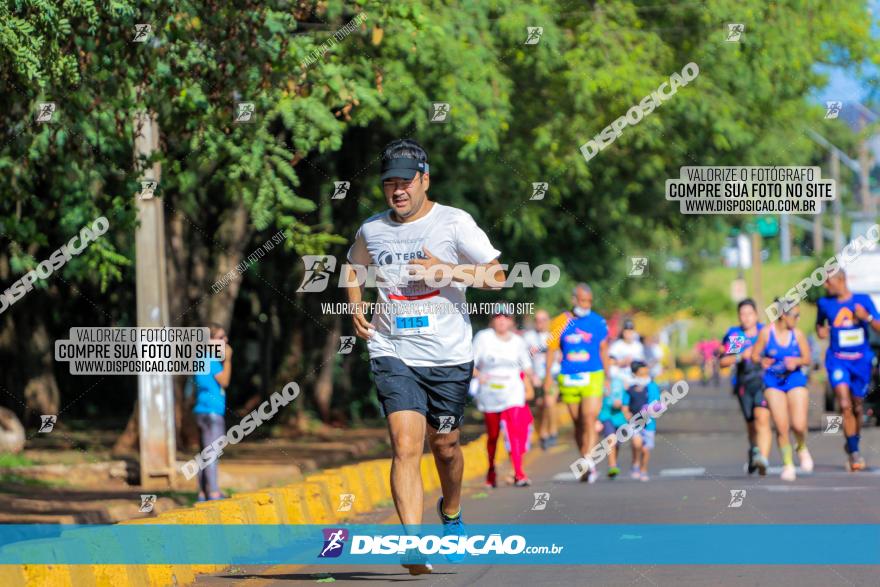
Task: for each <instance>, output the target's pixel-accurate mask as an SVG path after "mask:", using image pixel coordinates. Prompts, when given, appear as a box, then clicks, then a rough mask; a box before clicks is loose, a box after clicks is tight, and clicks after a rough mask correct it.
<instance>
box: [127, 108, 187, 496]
mask: <svg viewBox="0 0 880 587" xmlns="http://www.w3.org/2000/svg"><path fill="white" fill-rule="evenodd" d="M134 136H135V139H134V157H135V166H136V168H137V169H138V170H140V171H141V172H142V175H141V182H142V183H141V185H142V188H143V189H142V190H141V191H140V192H139V193H138V195H137V198H136V200H135V205H136V207H137V213H138V226H137V228H136V229H135V275H136V297H137V325H138V327H142V328H143V327H153V328H155V327H166V326H168V322H169V317H168V289H167V283H166V281H165V279H166V276H167V272H166V270H165V221H164V210H163V207H162V201H161V200H160V199H158V198H155V197H153V192H152V190H153V188H154V187H156V186H158V182H159V178H160V176H161V168H160V165H159V164H158V163H154V164H153V165H151V166H146V167H145V166H144V163H143V158H149V157H150V155H151V154H152V153H153V152H154V151H156V150H157V149H158V148H159V124H158V122H157V121H156V115H155V114H151V113H148V112H146V111H142V112H139V113H137V115H136V116H135V120H134ZM147 181H150V182H155V183H154V184H153V185H152V186H151V185H146V186H145V185H144V182H147ZM138 440H139V445H140V482H141V486H142V487H144V488H148V487H171V486H173V484H174V474H175V460H176V452H177V450H176V446H175V434H174V392H173V387H172V381H171V375H170V374H167V373H139V374H138Z"/></svg>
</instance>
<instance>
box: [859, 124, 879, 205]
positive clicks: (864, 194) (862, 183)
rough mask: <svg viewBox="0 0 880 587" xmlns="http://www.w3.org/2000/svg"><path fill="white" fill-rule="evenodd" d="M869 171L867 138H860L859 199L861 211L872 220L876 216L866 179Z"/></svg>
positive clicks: (869, 158) (869, 154) (869, 155)
mask: <svg viewBox="0 0 880 587" xmlns="http://www.w3.org/2000/svg"><path fill="white" fill-rule="evenodd" d="M870 171H871V153H870V151H869V150H868V138H867V137H862V139H861V140H860V141H859V197H861V199H862V211H864V213H865V216H866V217H867V218H873V217H874V216H875V214H876V206H875V205H874V200H873V199H872V198H871V190H870V189H869V183H868V178H869V174H870Z"/></svg>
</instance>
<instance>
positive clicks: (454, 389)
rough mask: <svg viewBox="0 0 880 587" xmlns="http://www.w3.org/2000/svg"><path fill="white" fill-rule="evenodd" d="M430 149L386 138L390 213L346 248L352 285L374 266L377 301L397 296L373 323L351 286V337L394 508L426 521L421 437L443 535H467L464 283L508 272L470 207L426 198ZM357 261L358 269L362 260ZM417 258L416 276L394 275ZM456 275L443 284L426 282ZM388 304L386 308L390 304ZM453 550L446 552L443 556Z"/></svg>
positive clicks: (422, 567)
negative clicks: (360, 343) (376, 412)
mask: <svg viewBox="0 0 880 587" xmlns="http://www.w3.org/2000/svg"><path fill="white" fill-rule="evenodd" d="M427 160H428V156H427V153H426V152H425V150H424V149H423V148H422V147H421V146H420V145H419V144H418V143H416V142H415V141H413V140H410V139H401V140H397V141H394V142H392V143H390V144H389V145H388V146H387V147H386V148H385V151H384V153H383V155H382V177H381V179H382V189H383V190H384V193H385V201H386V203H387V204H388V207H389V208H390V210H389V211H387V212H383V213H380V214H377V215H375V216H372V217H371V218H368V219H367V220H366V221H365V222H364V223H363V225H362V226H361V227H360V229H359V230H358V232H357V236H356V237H355V241H354V244H353V245H352V246H351V249H349V252H348V261H349V263H350V264H351V265H352V266H354V267H348V268H347V271H348V280H349V283H354V282H356V274H357V273H356V270H357V269H358V268H363V267H364V266H367V265H376V266H378V268H379V270H380V274H381V276H382V280H381V281H379V282H377V286H378V300H377V301H378V302H380V303H383V304H393V312H386V311H382V308H381V307H380V309H379V310H380V311H378V312H377V313H375V314H374V315H373V320H372V323H371V322H370V321H369V320H368V319H367V317H366V316H365V315H364V307H363V305H362V296H363V290H362V288H361V287H349V288H348V299H349V302H352V303H353V304H356V305H357V306H358V308H359V311H357V312H356V313H355V314H354V315H353V316H352V318H353V322H354V328H355V332H356V334H357V336H359V337H360V338H363V339H365V340H367V348H368V350H369V352H370V366H371V369H372V372H373V376H374V379H375V383H376V388H377V390H378V394H379V400H380V401H381V402H382V407H383V410H384V412H385V415H386V417H387V418H388V430H389V433H390V436H391V446H392V452H393V459H392V467H391V492H392V496H393V498H394V505H395V507H396V508H397V515H398V516H399V517H400V521H401V522H402V523H403V524H404V526H406V527H415V526H418V525H419V524H421V522H422V509H423V499H424V495H423V488H422V479H421V466H420V465H421V456H422V450H423V449H422V447H423V446H424V441H425V432H426V423H427V424H428V425H429V427H428V428H427V432H428V442H429V444H430V446H431V451H432V452H433V454H434V462H435V464H436V466H437V473H438V474H439V476H440V484H441V488H442V491H443V497H441V498H440V500H439V501H438V503H437V510H438V514H439V515H440V519H441V521H442V523H443V525H444V534H447V535H448V534H464V525H463V523H462V518H461V480H462V472H463V467H464V457H463V455H462V452H461V446H460V444H459V427H460V426H461V423H462V419H463V416H464V406H465V403H466V402H467V398H468V386H469V383H470V379H471V375H472V372H473V351H472V348H471V338H472V336H473V332H472V330H471V323H470V317H469V316H468V314H467V313H466V312H462V311H460V310H461V308H462V306H461V304H463V303H465V301H466V299H465V290H466V289H467V287H466V285H464V283H465V281H466V280H468V279H470V280H473V279H474V277H475V273H476V274H477V276H479V275H480V274H481V273H484V274H485V276H486V277H485V283H488V284H489V285H490V286H494V287H485V289H499V288H500V287H501V285H502V284H503V283H504V281H505V279H506V277H505V275H504V271H503V270H502V268H501V266H500V265H499V264H498V260H497V258H498V256H499V255H500V254H501V253H500V251H498V250H497V249H495V248H494V247H493V246H492V243H490V242H489V238H488V237H487V236H486V233H485V232H483V230H482V229H480V228H479V227H478V226H477V223H476V222H475V221H474V219H473V218H472V217H471V215H470V214H468V213H467V212H465V211H463V210H459V209H457V208H452V207H450V206H444V205H442V204H438V203H436V202H433V201H431V200H429V199H428V194H427V192H428V188H429V187H430V181H431V179H430V174H429V168H428V163H427ZM358 266H360V267H358ZM413 266H417V267H416V269H417V270H418V272H417V273H416V274H417V275H418V276H419V277H420V278H421V279H420V280H419V281H409V280H407V279H406V278H405V275H404V279H400V277H401V275H402V274H405V273H407V272H408V271H409V270H411V269H413ZM449 267H452V269H453V271H454V274H455V277H454V279H453V280H452V281H451V282H447V284H446V285H442V286H440V287H432V286H431V285H430V284H432V283H433V284H437V283H438V282H441V275H443V276H444V277H448V276H449V275H450V273H452V272H451V271H450V270H449ZM387 307H388V306H386V308H387ZM413 558H414V559H415V564H405V565H404V566H406V567H407V568H408V569H409V571H410V573H411V574H422V573H428V572H430V570H431V567H430V565H428V564H426V563H425V562H424V561H423V560H419V558H418V557H413ZM447 558H450V557H447Z"/></svg>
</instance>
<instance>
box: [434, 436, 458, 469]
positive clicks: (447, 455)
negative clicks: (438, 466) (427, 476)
mask: <svg viewBox="0 0 880 587" xmlns="http://www.w3.org/2000/svg"><path fill="white" fill-rule="evenodd" d="M441 436H442V435H439V434H438V435H437V436H435V437H434V438H433V439H432V440H431V452H433V453H434V457H435V458H436V459H438V460H440V461H444V462H449V461H452V460H453V459H455V456H456V455H457V454H458V451H459V444H458V440H456V439H451V438H442V437H441Z"/></svg>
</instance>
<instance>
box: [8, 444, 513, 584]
mask: <svg viewBox="0 0 880 587" xmlns="http://www.w3.org/2000/svg"><path fill="white" fill-rule="evenodd" d="M485 447H486V435H485V434H483V435H482V436H480V437H479V438H477V439H476V440H473V441H471V442H469V443H468V444H466V445H464V446H462V451H463V453H464V478H465V479H466V480H471V479H474V478H479V477H481V476H483V475H485V473H486V467H487V466H488V461H487V458H486V448H485ZM507 456H508V455H507V451H506V450H505V448H504V443H503V442H502V443H500V446H499V447H498V453H497V456H496V458H497V459H498V460H499V462H501V461H503V460H505V459H507ZM421 468H422V481H423V483H424V487H425V491H426V492H431V491H434V490H436V489H439V488H440V479H439V477H438V475H437V470H436V468H435V467H434V457H433V456H432V455H431V454H430V453H428V454H425V455H424V456H423V457H422V464H421ZM390 475H391V459H376V460H370V461H364V462H360V463H356V464H352V465H345V466H343V467H337V468H333V469H327V470H325V471H323V472H321V473H318V474H313V475H309V476H308V477H306V478H305V479H304V480H302V481H298V482H296V483H292V484H290V485H285V486H284V487H272V488H268V489H265V490H262V491H254V492H249V493H241V494H237V495H235V497H233V498H230V499H223V500H219V501H211V502H204V503H198V504H196V505H195V506H194V507H190V508H182V509H179V510H173V511H170V512H166V513H164V514H161V515H158V516H156V517H153V518H142V519H138V520H130V521H126V522H120V523H121V524H187V525H196V524H332V523H335V522H344V521H348V520H350V519H351V518H352V517H353V516H354V515H356V514H359V513H365V512H369V511H372V510H373V509H374V508H375V507H376V506H377V505H379V504H380V503H381V502H387V501H390V500H391V485H390ZM343 494H351V495H354V501H353V502H352V504H351V509H350V511H340V509H345V508H340V506H341V505H342V498H341V497H340V496H341V495H343ZM75 532H76V531H70V532H64V533H62V536H61V538H52V539H47V540H41V541H34V542H40V543H41V545H40V547H41V548H52V547H56V548H57V547H60V546H62V545H63V543H64V542H65V541H71V540H75V539H76V538H75V535H73V534H74V533H75ZM68 534H71V535H68ZM165 546H168V545H146V544H145V545H144V548H163V547H165ZM228 546H229V548H230V549H231V550H232V551H233V552H234V551H235V550H234V549H236V548H240V549H242V550H243V549H246V548H248V545H246V544H243V545H238V544H230V545H228ZM174 547H181V545H174ZM6 548H12V549H14V548H16V545H10V546H8V547H6ZM224 568H227V566H226V565H97V564H94V565H88V564H86V565H0V585H4V586H33V585H39V586H40V587H129V586H130V587H153V586H159V585H177V586H180V585H190V584H192V583H193V582H194V581H195V579H196V575H198V574H203V573H216V572H218V571H222V570H223V569H224Z"/></svg>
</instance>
